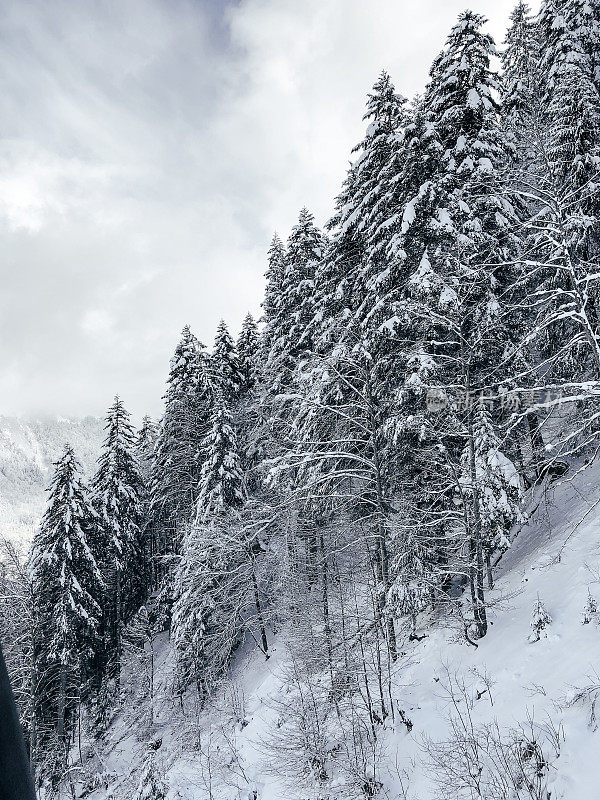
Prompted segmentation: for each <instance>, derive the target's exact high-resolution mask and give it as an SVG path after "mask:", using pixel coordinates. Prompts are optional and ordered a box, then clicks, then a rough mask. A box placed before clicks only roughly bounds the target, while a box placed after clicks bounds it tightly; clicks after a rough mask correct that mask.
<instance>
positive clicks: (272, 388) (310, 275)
mask: <svg viewBox="0 0 600 800" xmlns="http://www.w3.org/2000/svg"><path fill="white" fill-rule="evenodd" d="M324 247H325V240H324V237H323V234H322V233H321V232H320V231H319V229H318V228H317V227H316V226H315V224H314V217H313V215H312V214H311V213H310V211H308V210H307V209H306V208H303V209H302V210H301V211H300V215H299V217H298V222H297V224H296V225H294V227H293V228H292V232H291V234H290V236H289V238H288V242H287V252H286V256H285V269H284V273H283V278H282V282H281V288H280V294H279V297H278V298H277V299H276V305H275V308H274V310H273V312H272V313H271V314H270V319H268V320H267V321H266V325H265V336H267V335H268V336H269V352H268V357H267V364H266V368H265V384H266V386H267V393H268V395H269V396H270V397H271V398H273V397H275V396H276V395H280V394H284V393H285V392H286V391H289V390H290V388H291V386H292V385H293V376H294V370H295V369H296V365H297V363H298V361H299V360H300V359H301V358H302V357H303V355H304V354H305V353H306V352H307V351H309V350H310V349H311V347H312V342H311V341H310V337H309V336H308V335H307V334H308V332H309V326H310V323H311V320H312V318H313V315H314V299H313V293H314V278H315V270H316V268H317V264H318V263H319V261H320V259H321V258H322V256H323V253H324Z"/></svg>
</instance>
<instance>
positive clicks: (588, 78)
mask: <svg viewBox="0 0 600 800" xmlns="http://www.w3.org/2000/svg"><path fill="white" fill-rule="evenodd" d="M539 24H540V35H541V41H542V42H543V43H544V49H543V57H542V71H543V74H544V75H545V81H544V90H545V102H546V104H547V110H548V123H549V133H550V143H549V148H548V156H549V159H550V162H551V164H552V167H553V169H554V171H555V174H556V175H557V177H558V178H559V179H561V180H567V181H568V183H569V184H570V188H572V189H579V190H581V191H582V192H583V193H584V194H585V196H586V198H587V200H588V202H587V204H586V205H587V207H588V210H589V211H591V210H592V209H593V210H594V212H596V211H597V210H598V207H597V203H598V201H597V198H596V195H597V190H596V187H597V183H598V170H599V167H600V152H599V146H600V139H599V137H600V94H599V89H600V71H598V67H599V65H600V12H599V10H598V4H597V2H588V0H544V2H542V6H541V9H540V15H539ZM596 240H597V231H594V241H596Z"/></svg>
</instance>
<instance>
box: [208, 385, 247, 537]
mask: <svg viewBox="0 0 600 800" xmlns="http://www.w3.org/2000/svg"><path fill="white" fill-rule="evenodd" d="M202 449H203V452H204V454H205V456H204V463H203V464H202V471H201V473H200V482H199V486H198V503H197V508H196V518H197V520H198V521H200V522H206V521H208V520H209V519H210V518H211V517H213V516H215V515H218V514H220V513H222V512H223V511H224V510H226V509H232V508H240V507H241V506H242V504H243V503H244V499H245V490H244V475H243V472H242V466H241V462H240V457H239V453H238V448H237V438H236V434H235V431H234V428H233V420H232V416H231V411H230V409H229V403H228V400H227V397H226V395H225V393H224V392H223V391H221V390H220V389H217V390H216V391H215V398H214V406H213V411H212V418H211V427H210V430H209V432H208V434H207V436H206V438H205V439H204V442H203V448H202Z"/></svg>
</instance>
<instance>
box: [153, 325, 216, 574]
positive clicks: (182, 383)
mask: <svg viewBox="0 0 600 800" xmlns="http://www.w3.org/2000/svg"><path fill="white" fill-rule="evenodd" d="M164 401H165V411H164V415H163V418H162V420H161V422H160V428H159V433H158V438H157V441H156V447H155V453H154V459H153V462H152V475H151V487H150V491H151V508H152V517H153V522H152V524H153V529H154V536H155V543H154V553H155V554H156V558H157V559H158V561H157V566H158V569H159V572H160V574H161V575H164V574H165V571H166V564H165V563H163V562H164V560H165V559H168V558H169V557H170V556H172V555H173V554H174V553H177V552H178V549H179V545H180V542H181V536H182V534H183V529H184V528H185V526H186V525H187V524H188V522H189V520H190V517H191V515H192V512H193V509H194V507H195V503H196V499H197V492H198V480H199V478H200V469H201V465H202V439H203V437H204V436H205V434H206V432H207V430H208V425H209V420H210V410H211V403H212V381H211V364H210V356H209V355H208V354H207V353H206V350H205V349H204V346H203V345H202V344H201V343H200V342H199V341H198V339H196V337H195V336H194V335H193V334H192V332H191V331H190V329H189V327H188V326H186V327H185V328H184V329H183V332H182V336H181V340H180V341H179V343H178V345H177V347H176V349H175V353H174V355H173V357H172V359H171V369H170V372H169V377H168V379H167V391H166V394H165V396H164Z"/></svg>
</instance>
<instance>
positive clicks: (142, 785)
mask: <svg viewBox="0 0 600 800" xmlns="http://www.w3.org/2000/svg"><path fill="white" fill-rule="evenodd" d="M160 746H161V742H160V741H157V742H151V743H150V744H149V745H148V749H147V751H146V755H145V757H144V763H143V765H142V772H141V775H140V778H139V782H138V786H137V790H136V793H135V795H134V800H166V798H167V794H168V791H169V790H168V789H167V786H166V784H165V782H164V780H163V777H162V775H161V774H160V772H159V770H158V764H157V763H156V751H157V749H158V748H159V747H160Z"/></svg>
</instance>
